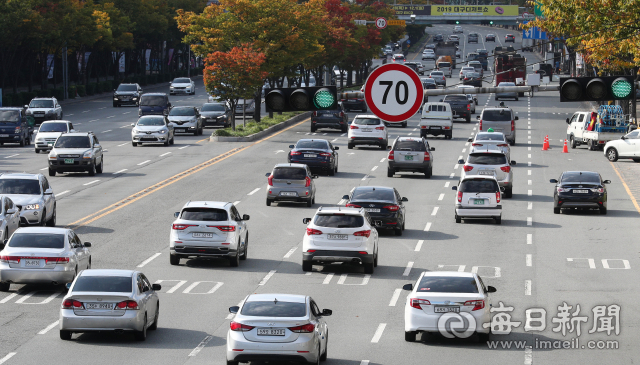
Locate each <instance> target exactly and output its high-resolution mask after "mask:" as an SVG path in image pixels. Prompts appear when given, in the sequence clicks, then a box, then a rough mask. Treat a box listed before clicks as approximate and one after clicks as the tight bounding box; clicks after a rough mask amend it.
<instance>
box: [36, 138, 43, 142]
mask: <svg viewBox="0 0 640 365" xmlns="http://www.w3.org/2000/svg"><path fill="white" fill-rule="evenodd" d="M38 142H41V143H42V142H44V138H36V143H38Z"/></svg>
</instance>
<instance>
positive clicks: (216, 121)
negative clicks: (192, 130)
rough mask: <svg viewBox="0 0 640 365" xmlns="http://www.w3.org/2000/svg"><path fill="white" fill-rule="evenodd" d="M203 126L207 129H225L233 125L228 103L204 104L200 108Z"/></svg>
mask: <svg viewBox="0 0 640 365" xmlns="http://www.w3.org/2000/svg"><path fill="white" fill-rule="evenodd" d="M200 117H201V118H202V125H203V126H205V127H223V128H227V127H229V126H230V125H231V123H230V121H231V109H229V107H228V106H227V103H226V102H214V103H204V104H203V105H202V107H201V108H200Z"/></svg>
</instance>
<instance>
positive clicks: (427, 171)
mask: <svg viewBox="0 0 640 365" xmlns="http://www.w3.org/2000/svg"><path fill="white" fill-rule="evenodd" d="M432 175H433V167H427V168H425V171H424V177H425V178H427V179H431V176H432Z"/></svg>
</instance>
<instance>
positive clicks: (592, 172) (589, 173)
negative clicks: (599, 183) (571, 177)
mask: <svg viewBox="0 0 640 365" xmlns="http://www.w3.org/2000/svg"><path fill="white" fill-rule="evenodd" d="M569 173H574V174H580V173H582V174H583V175H587V174H588V175H597V176H600V173H598V172H596V171H563V172H562V175H564V174H569Z"/></svg>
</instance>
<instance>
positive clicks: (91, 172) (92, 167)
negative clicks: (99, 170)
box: [87, 161, 96, 176]
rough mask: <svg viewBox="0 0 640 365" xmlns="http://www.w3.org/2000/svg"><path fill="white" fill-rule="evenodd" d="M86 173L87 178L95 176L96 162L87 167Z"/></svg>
mask: <svg viewBox="0 0 640 365" xmlns="http://www.w3.org/2000/svg"><path fill="white" fill-rule="evenodd" d="M87 172H88V173H89V176H96V162H95V161H93V163H92V164H91V166H89V170H87Z"/></svg>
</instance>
